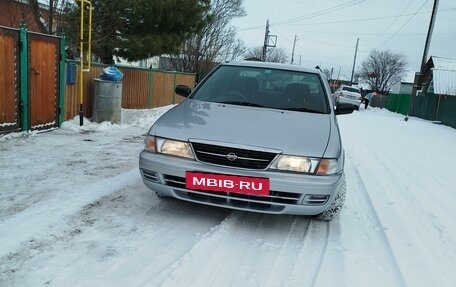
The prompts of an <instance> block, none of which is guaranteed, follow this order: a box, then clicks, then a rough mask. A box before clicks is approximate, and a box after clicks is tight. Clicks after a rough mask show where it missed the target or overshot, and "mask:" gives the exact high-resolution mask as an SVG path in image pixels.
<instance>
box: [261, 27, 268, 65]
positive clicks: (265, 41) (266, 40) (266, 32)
mask: <svg viewBox="0 0 456 287" xmlns="http://www.w3.org/2000/svg"><path fill="white" fill-rule="evenodd" d="M268 40H269V19H268V20H266V30H265V31H264V45H263V59H262V60H263V62H266V50H267V49H268Z"/></svg>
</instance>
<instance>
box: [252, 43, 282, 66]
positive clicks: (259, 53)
mask: <svg viewBox="0 0 456 287" xmlns="http://www.w3.org/2000/svg"><path fill="white" fill-rule="evenodd" d="M245 57H246V58H253V57H255V58H258V59H262V58H263V47H262V46H258V47H253V48H251V49H250V50H249V51H248V52H247V54H245ZM266 62H273V63H287V62H288V56H287V54H286V53H285V50H283V49H281V48H273V49H270V50H268V52H267V53H266Z"/></svg>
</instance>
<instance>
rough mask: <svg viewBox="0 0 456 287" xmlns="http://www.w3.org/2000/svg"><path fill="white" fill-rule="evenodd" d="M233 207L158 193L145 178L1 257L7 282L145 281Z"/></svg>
mask: <svg viewBox="0 0 456 287" xmlns="http://www.w3.org/2000/svg"><path fill="white" fill-rule="evenodd" d="M229 212H230V211H228V210H225V209H219V208H213V207H206V206H201V205H197V204H191V203H186V202H182V201H177V200H173V199H169V200H160V199H157V198H156V196H155V195H154V194H153V193H152V192H151V191H150V190H149V189H147V187H145V186H144V184H143V183H142V181H140V180H138V181H137V182H135V183H134V184H132V185H128V186H125V187H123V188H120V189H119V190H117V191H115V192H113V193H112V194H109V195H107V196H104V197H102V198H99V199H97V200H95V201H93V202H91V203H89V204H88V205H86V206H84V207H82V208H81V209H80V210H79V212H76V213H74V214H72V215H70V216H67V217H65V218H64V219H62V221H63V222H64V224H62V223H63V222H61V223H60V224H59V225H60V226H61V227H62V228H64V229H63V230H60V229H55V228H48V233H47V234H46V235H43V236H37V237H33V241H30V242H27V243H25V244H22V245H21V248H20V249H19V250H17V251H16V252H15V253H14V254H11V255H9V256H6V257H4V258H2V259H0V278H3V280H5V281H4V282H3V283H4V285H5V286H34V285H36V283H35V282H36V279H34V278H42V280H40V281H41V282H42V283H43V285H48V286H92V285H93V283H94V282H103V283H102V285H100V286H143V285H144V282H149V281H150V280H152V279H153V278H154V277H155V276H156V275H157V274H159V273H160V272H161V270H163V269H166V268H168V267H169V265H170V264H172V263H173V262H175V261H176V260H178V258H180V257H182V256H183V255H184V254H186V253H187V252H188V251H189V250H190V249H191V248H192V247H193V245H194V244H195V242H197V241H198V240H199V239H200V236H201V235H199V234H204V233H206V232H207V231H208V230H209V229H210V228H211V227H213V226H217V225H218V224H219V223H220V222H221V221H222V220H223V219H224V218H226V216H227V214H229ZM176 235H177V236H176ZM170 246H172V248H170ZM42 262H46V264H45V266H43V264H42ZM138 262H142V263H141V264H139V265H138ZM134 266H136V267H134ZM140 270H147V272H141V271H140ZM81 273H82V274H84V276H83V277H81V275H80V274H81ZM2 274H3V275H2ZM29 280H31V282H30V281H29ZM3 283H2V279H0V285H1V286H3V285H2V284H3ZM97 284H98V283H97Z"/></svg>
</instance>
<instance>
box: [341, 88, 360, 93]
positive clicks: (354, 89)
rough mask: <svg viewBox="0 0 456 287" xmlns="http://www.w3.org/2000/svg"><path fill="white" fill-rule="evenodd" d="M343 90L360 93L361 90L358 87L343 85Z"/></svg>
mask: <svg viewBox="0 0 456 287" xmlns="http://www.w3.org/2000/svg"><path fill="white" fill-rule="evenodd" d="M342 90H344V91H349V92H353V93H358V94H359V90H358V89H357V88H352V87H343V88H342Z"/></svg>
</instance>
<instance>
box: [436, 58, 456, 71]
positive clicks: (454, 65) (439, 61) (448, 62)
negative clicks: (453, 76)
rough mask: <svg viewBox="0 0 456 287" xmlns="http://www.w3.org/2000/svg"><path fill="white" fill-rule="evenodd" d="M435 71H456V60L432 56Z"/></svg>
mask: <svg viewBox="0 0 456 287" xmlns="http://www.w3.org/2000/svg"><path fill="white" fill-rule="evenodd" d="M432 62H433V63H434V68H435V69H443V70H454V71H456V60H454V59H447V58H441V57H435V56H432Z"/></svg>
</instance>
